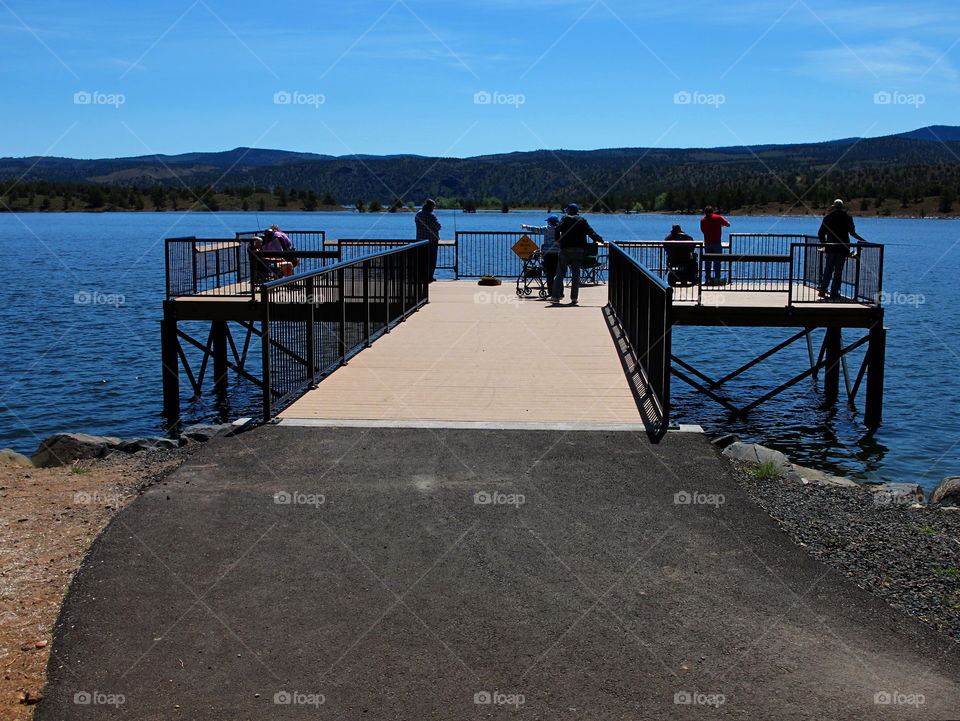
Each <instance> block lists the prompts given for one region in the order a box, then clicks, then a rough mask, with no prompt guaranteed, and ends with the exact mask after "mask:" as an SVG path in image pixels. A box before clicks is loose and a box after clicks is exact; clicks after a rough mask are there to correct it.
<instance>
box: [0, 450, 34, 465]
mask: <svg viewBox="0 0 960 721" xmlns="http://www.w3.org/2000/svg"><path fill="white" fill-rule="evenodd" d="M0 466H22V467H23V468H33V461H31V460H30V459H29V458H27V457H26V456H25V455H23V454H22V453H17V452H16V451H13V450H10V449H9V448H4V449H3V450H0Z"/></svg>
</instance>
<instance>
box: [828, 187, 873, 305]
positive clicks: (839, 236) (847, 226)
mask: <svg viewBox="0 0 960 721" xmlns="http://www.w3.org/2000/svg"><path fill="white" fill-rule="evenodd" d="M851 235H852V236H853V237H854V238H856V239H857V240H859V241H860V242H862V243H866V242H867V241H866V240H864V239H863V238H861V237H860V236H859V235H857V229H856V226H855V225H854V223H853V218H851V217H850V214H849V213H848V212H847V211H846V209H845V208H844V207H843V201H842V200H840V198H837V199H836V200H834V201H833V205H832V206H831V208H830V212H829V213H827V214H826V215H825V216H824V217H823V222H822V223H820V230H819V231H818V232H817V238H818V239H819V240H820V243H821V244H822V245H823V246H824V247H823V251H824V258H823V275H822V276H821V277H820V297H821V298H826V297H827V287H828V286H829V287H830V297H831V298H839V297H840V284H841V283H842V282H843V266H844V265H846V263H847V258H849V257H850V236H851Z"/></svg>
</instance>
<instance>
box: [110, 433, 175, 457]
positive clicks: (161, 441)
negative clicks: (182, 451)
mask: <svg viewBox="0 0 960 721" xmlns="http://www.w3.org/2000/svg"><path fill="white" fill-rule="evenodd" d="M179 447H180V443H179V442H178V441H175V440H174V439H172V438H161V437H160V436H151V437H149V438H131V439H130V440H129V441H124V442H123V443H121V444H120V445H119V446H118V447H117V450H120V451H123V452H124V453H136V452H137V451H168V450H171V449H173V448H179Z"/></svg>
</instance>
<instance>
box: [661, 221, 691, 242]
mask: <svg viewBox="0 0 960 721" xmlns="http://www.w3.org/2000/svg"><path fill="white" fill-rule="evenodd" d="M664 240H693V236H691V235H689V234H687V233H684V232H683V230H682V229H681V228H680V223H674V224H673V227H672V228H671V229H670V234H669V235H668V236H667V237H666V238H664Z"/></svg>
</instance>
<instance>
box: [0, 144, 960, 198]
mask: <svg viewBox="0 0 960 721" xmlns="http://www.w3.org/2000/svg"><path fill="white" fill-rule="evenodd" d="M958 158H960V127H956V126H931V127H927V128H920V129H918V130H913V131H910V132H906V133H899V134H896V135H890V136H885V137H880V138H867V139H863V138H845V139H841V140H834V141H828V142H823V143H804V144H780V145H777V144H766V145H754V146H732V147H720V148H643V147H638V148H603V149H597V150H536V151H529V152H513V153H503V154H497V155H481V156H476V157H471V158H431V157H424V156H417V155H389V156H374V155H357V156H353V155H348V156H331V155H319V154H314V153H297V152H290V151H285V150H269V149H257V148H234V149H233V150H228V151H223V152H215V153H203V152H196V153H184V154H181V155H162V156H150V155H145V156H138V157H130V158H111V159H98V160H81V159H70V158H53V157H43V158H37V157H34V158H3V159H0V179H2V178H9V179H16V178H21V176H22V181H21V182H31V181H47V182H58V183H77V184H84V183H97V184H101V185H105V186H109V187H122V188H148V187H152V186H160V187H161V188H167V189H170V190H171V192H172V191H173V190H176V189H182V188H183V186H185V185H186V186H191V187H199V186H213V187H214V188H215V189H216V190H218V191H219V190H228V191H229V192H232V193H237V192H240V191H238V190H237V189H238V188H247V189H250V190H249V191H244V192H252V190H253V189H257V190H258V191H259V192H265V191H271V192H275V190H276V189H278V188H283V189H286V190H288V191H290V190H297V191H304V192H311V193H315V194H321V195H328V196H332V197H334V198H336V200H337V202H339V203H348V204H349V203H353V202H355V201H357V200H360V199H363V200H365V201H377V202H382V203H384V204H392V203H394V202H395V201H397V200H400V201H403V202H408V201H414V202H419V201H420V200H422V199H423V198H425V197H430V196H432V197H437V198H445V199H459V200H461V201H464V200H469V201H471V202H476V203H478V204H485V205H488V206H489V205H490V204H491V203H494V202H501V201H503V202H507V203H509V204H511V205H520V204H524V205H550V206H552V207H556V206H558V205H560V204H561V203H565V202H568V201H570V200H577V201H579V202H584V203H587V204H594V205H596V204H599V205H601V206H603V205H606V206H607V207H610V208H637V207H642V208H645V209H650V208H654V207H658V208H663V209H667V208H671V207H679V208H683V207H696V206H697V205H700V204H701V203H703V202H715V203H717V204H718V205H720V206H721V207H741V206H742V205H744V204H749V203H760V204H762V203H770V202H790V201H791V200H792V199H793V198H794V196H800V197H806V196H804V194H806V195H807V196H809V197H810V199H811V201H817V200H819V199H820V195H821V194H824V195H826V196H829V195H834V196H836V195H844V196H847V197H879V198H893V197H897V198H899V197H901V196H904V202H906V201H907V198H906V196H911V197H913V198H915V199H917V198H921V197H928V196H931V195H933V196H939V195H941V194H942V192H948V191H949V192H956V190H957V189H958V187H960V161H958ZM945 188H946V190H945ZM0 190H2V188H0ZM591 191H597V192H598V193H599V197H598V195H594V194H593V192H591ZM711 199H712V200H711Z"/></svg>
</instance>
